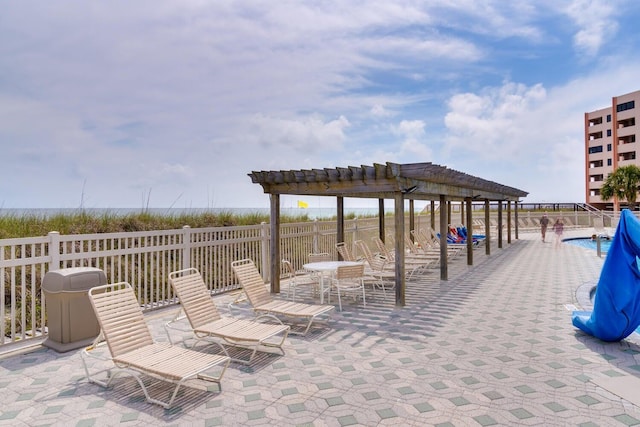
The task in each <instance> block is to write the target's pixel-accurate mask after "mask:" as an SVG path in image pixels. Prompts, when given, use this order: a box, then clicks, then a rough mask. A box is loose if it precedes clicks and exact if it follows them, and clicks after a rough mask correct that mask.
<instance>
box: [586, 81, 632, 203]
mask: <svg viewBox="0 0 640 427" xmlns="http://www.w3.org/2000/svg"><path fill="white" fill-rule="evenodd" d="M636 106H637V107H638V108H636ZM636 123H638V124H639V125H640V91H636V92H631V93H627V94H626V95H620V96H615V97H613V98H612V100H611V106H609V107H607V108H603V109H601V110H596V111H591V112H589V113H585V114H584V144H585V158H586V161H585V163H586V164H585V166H586V169H585V171H586V172H585V188H586V202H587V203H588V204H590V205H592V206H594V207H597V208H599V209H608V210H611V209H614V208H615V209H616V210H617V209H619V208H620V207H621V206H625V205H626V201H624V200H620V201H618V200H614V199H611V200H607V201H604V200H602V198H601V197H600V188H601V187H602V184H603V183H604V180H605V179H607V176H608V175H609V174H610V173H611V172H613V171H614V170H616V169H617V168H618V167H620V166H626V165H637V166H640V155H638V151H640V150H639V149H638V145H637V144H636V137H637V135H638V134H639V133H640V128H639V127H638V126H636Z"/></svg>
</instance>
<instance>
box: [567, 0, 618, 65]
mask: <svg viewBox="0 0 640 427" xmlns="http://www.w3.org/2000/svg"><path fill="white" fill-rule="evenodd" d="M620 7H621V5H616V4H614V3H611V2H610V1H603V0H573V1H572V2H571V4H570V5H569V6H568V7H567V8H566V9H565V10H566V13H567V15H568V16H569V17H570V18H571V19H572V20H573V21H574V23H575V25H576V26H577V27H578V31H577V32H576V34H575V35H574V37H573V40H574V44H575V47H576V49H577V50H578V51H579V52H581V53H583V54H585V55H587V56H589V57H593V56H594V55H596V54H597V53H598V51H599V50H600V49H601V48H602V46H603V45H604V44H605V43H606V42H607V41H609V39H610V38H611V36H612V35H613V34H614V33H615V32H616V31H617V29H618V26H617V23H616V21H615V20H614V19H613V18H614V17H615V15H616V13H617V10H619V8H620Z"/></svg>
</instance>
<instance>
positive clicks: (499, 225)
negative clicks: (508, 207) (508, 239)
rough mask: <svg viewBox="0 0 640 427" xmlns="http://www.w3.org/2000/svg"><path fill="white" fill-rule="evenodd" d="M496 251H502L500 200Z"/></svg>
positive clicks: (499, 204) (499, 203)
mask: <svg viewBox="0 0 640 427" xmlns="http://www.w3.org/2000/svg"><path fill="white" fill-rule="evenodd" d="M498 249H502V200H498Z"/></svg>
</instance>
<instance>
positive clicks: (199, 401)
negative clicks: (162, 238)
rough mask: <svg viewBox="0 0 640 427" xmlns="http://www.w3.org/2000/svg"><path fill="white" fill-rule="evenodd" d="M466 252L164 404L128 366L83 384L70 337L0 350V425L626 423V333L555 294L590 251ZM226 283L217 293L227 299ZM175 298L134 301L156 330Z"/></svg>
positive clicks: (582, 280) (585, 265)
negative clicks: (615, 337)
mask: <svg viewBox="0 0 640 427" xmlns="http://www.w3.org/2000/svg"><path fill="white" fill-rule="evenodd" d="M590 234H591V230H589V229H585V230H572V231H570V232H569V233H567V236H571V235H574V236H578V235H582V236H587V235H590ZM474 257H475V258H474V261H475V265H474V266H473V267H468V266H467V265H466V258H465V257H464V256H462V257H460V258H459V259H456V260H455V261H454V262H453V263H452V264H451V266H450V269H449V275H450V279H449V280H448V281H446V282H441V281H440V280H439V271H438V270H437V269H435V270H434V271H432V272H430V273H427V274H426V275H423V276H421V277H419V278H418V280H414V281H411V282H410V283H409V284H408V289H407V306H406V307H404V308H396V307H395V306H394V304H393V296H392V295H389V296H388V297H387V301H386V302H385V301H384V300H383V298H382V297H381V295H378V296H377V297H371V298H367V306H366V308H362V307H361V305H353V304H346V305H345V306H344V311H343V312H341V313H340V312H336V313H335V315H334V316H333V320H332V321H331V323H330V325H329V326H330V328H328V329H323V330H317V331H314V332H313V333H311V334H309V335H308V336H306V337H299V336H289V338H288V339H287V345H286V346H285V349H286V355H284V356H281V355H279V354H268V353H263V354H261V355H260V356H258V357H257V361H256V362H254V363H253V364H252V365H251V366H248V367H247V366H242V365H237V364H232V365H231V366H230V368H229V370H228V371H227V373H226V375H225V377H224V379H223V382H222V391H221V392H218V391H216V386H213V387H212V388H211V390H213V391H210V392H208V391H206V390H204V389H203V388H202V387H201V386H198V387H199V388H198V387H195V386H194V387H189V388H184V389H183V392H182V393H181V395H180V396H179V397H178V399H177V402H178V403H177V404H176V406H175V408H173V409H171V410H165V409H163V408H161V407H159V406H157V405H151V404H148V403H146V402H145V400H144V396H143V394H142V392H141V391H140V388H139V387H138V385H137V383H136V382H135V380H133V379H131V378H129V377H121V378H119V379H117V380H116V381H115V384H114V386H113V387H111V388H109V389H103V388H101V387H99V386H97V385H94V384H89V383H88V382H87V381H86V380H85V379H84V372H83V370H82V365H81V362H80V352H79V350H76V351H71V352H68V353H62V354H59V353H56V352H55V351H53V350H50V349H47V348H44V347H36V348H34V349H31V350H30V351H28V352H26V353H19V354H11V355H5V356H3V357H2V358H1V359H0V393H1V394H0V424H1V425H11V426H20V425H24V426H27V425H28V426H41V425H65V426H70V425H75V426H103V425H125V426H137V425H204V426H216V425H223V426H233V425H249V426H260V425H278V426H285V425H310V426H311V425H313V426H347V425H365V426H384V425H396V426H398V425H402V426H425V425H434V426H473V425H478V426H490V425H508V426H515V425H522V426H525V425H526V426H530V425H544V426H615V425H621V426H625V425H626V426H630V425H637V424H640V408H638V406H635V405H634V404H633V403H632V402H634V395H633V394H634V393H633V392H632V389H633V390H640V379H639V378H638V377H639V376H640V361H639V360H640V359H639V358H640V345H639V344H640V336H638V335H637V334H633V335H632V336H631V337H629V338H628V339H626V340H624V341H622V342H620V343H604V342H601V341H599V340H597V339H594V338H592V337H589V336H586V335H584V334H583V333H581V332H580V331H578V330H576V329H575V328H574V327H573V326H572V325H571V318H570V314H571V312H570V311H569V310H568V308H571V305H575V306H578V307H580V305H581V304H585V302H584V300H580V301H579V300H578V298H577V296H576V291H577V290H578V288H581V289H582V290H584V289H588V288H589V287H590V286H592V285H594V284H595V283H596V282H597V279H598V275H599V272H600V269H601V266H602V263H603V259H601V258H598V257H597V256H596V254H595V252H594V251H590V250H588V249H584V248H580V247H577V246H572V245H567V244H563V245H562V248H561V249H554V247H553V244H552V243H542V242H541V241H540V239H539V237H538V234H536V233H527V234H521V235H520V239H519V240H514V241H512V243H511V244H507V243H506V242H504V243H503V249H498V248H497V245H496V243H495V242H493V243H492V254H491V255H490V256H489V257H487V256H485V255H484V249H477V250H476V252H475V254H474ZM232 298H233V296H232V295H224V296H220V297H217V298H216V302H217V304H218V306H219V307H220V308H221V310H227V307H226V302H228V301H229V300H230V299H232ZM297 299H298V298H296V300H297ZM175 310H176V309H175V308H172V309H167V310H164V311H159V312H154V313H151V314H150V315H149V316H148V320H149V322H150V324H151V325H152V328H153V330H154V333H155V336H156V337H157V338H158V339H159V340H166V336H165V335H164V330H163V328H162V324H163V322H165V321H167V320H169V319H170V318H171V317H172V315H173V314H174V313H175ZM207 348H211V349H213V347H205V348H204V349H205V350H206V349H207ZM618 379H620V380H619V381H618ZM618 386H620V387H618ZM154 387H155V388H156V391H158V390H160V391H163V390H164V389H167V390H168V387H165V385H164V384H162V383H159V384H155V385H154ZM611 390H613V391H615V392H617V393H619V394H622V395H624V398H621V397H619V396H618V395H616V394H614V393H612V392H611ZM636 394H638V392H636ZM636 404H637V401H636Z"/></svg>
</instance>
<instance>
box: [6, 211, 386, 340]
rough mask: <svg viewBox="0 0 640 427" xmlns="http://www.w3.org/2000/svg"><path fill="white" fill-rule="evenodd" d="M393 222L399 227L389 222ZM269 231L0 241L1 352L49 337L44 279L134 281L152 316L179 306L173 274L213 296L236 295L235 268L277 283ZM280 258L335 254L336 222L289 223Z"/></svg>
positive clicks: (362, 231)
mask: <svg viewBox="0 0 640 427" xmlns="http://www.w3.org/2000/svg"><path fill="white" fill-rule="evenodd" d="M389 222H392V221H389ZM377 230H378V220H377V219H354V220H347V221H345V241H347V242H353V241H354V240H356V239H363V240H366V241H370V237H371V236H373V235H376V234H377ZM269 238H270V236H269V225H268V224H261V225H255V226H238V227H213V228H201V229H192V228H190V227H184V228H182V229H178V230H164V231H147V232H132V233H107V234H81V235H61V234H59V233H57V232H51V233H49V234H48V235H47V236H42V237H29V238H19V239H4V240H0V320H2V321H1V322H0V350H1V349H2V346H3V345H6V344H10V343H14V342H16V341H22V340H28V339H33V338H37V337H41V336H42V335H45V334H46V333H47V317H46V306H45V304H46V301H45V300H44V298H43V295H42V292H41V284H42V278H43V277H44V275H45V274H46V273H47V272H48V271H49V270H56V269H60V268H70V267H82V266H87V267H97V268H100V269H102V270H103V271H104V272H105V274H106V276H107V281H108V283H115V282H121V281H125V282H129V283H131V285H132V286H133V288H134V289H135V292H136V295H137V297H138V300H139V302H140V305H141V306H142V307H143V309H145V310H152V309H156V308H160V307H165V306H168V305H173V304H176V303H177V302H176V299H175V298H174V295H173V292H172V290H171V287H170V286H169V282H168V275H169V273H170V272H172V271H175V270H180V269H183V268H189V267H194V268H197V269H198V270H200V272H201V273H202V275H203V277H204V280H205V283H207V286H208V287H209V289H210V290H211V291H212V292H213V293H221V292H226V291H229V290H234V289H237V287H238V285H237V282H236V279H235V277H234V275H233V271H232V270H231V262H232V261H234V260H238V259H242V258H250V259H252V260H254V262H255V263H256V264H257V266H258V268H259V269H260V271H261V272H262V274H263V276H264V277H265V278H268V277H270V272H269V271H268V268H269V264H270V263H269V261H268V260H269ZM280 240H281V255H282V257H283V258H286V259H289V260H291V262H292V263H293V265H294V266H295V267H296V268H301V267H302V264H304V263H305V262H306V260H307V258H308V255H309V253H311V252H329V253H331V254H332V255H333V256H334V257H337V254H336V251H335V243H336V223H335V221H326V222H325V221H322V222H320V221H314V222H306V223H291V224H289V223H287V224H282V226H281V232H280Z"/></svg>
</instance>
